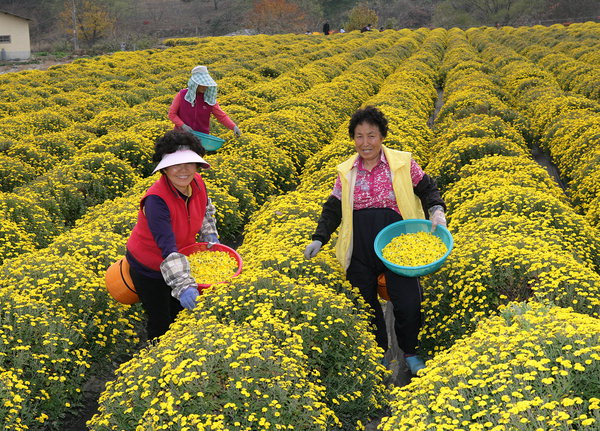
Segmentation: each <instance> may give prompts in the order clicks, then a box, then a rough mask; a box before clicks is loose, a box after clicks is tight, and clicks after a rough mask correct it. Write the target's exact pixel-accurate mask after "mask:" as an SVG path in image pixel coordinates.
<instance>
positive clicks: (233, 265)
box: [179, 242, 243, 289]
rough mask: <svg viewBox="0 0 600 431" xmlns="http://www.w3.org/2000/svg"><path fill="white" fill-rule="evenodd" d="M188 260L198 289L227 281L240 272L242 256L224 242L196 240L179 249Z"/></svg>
mask: <svg viewBox="0 0 600 431" xmlns="http://www.w3.org/2000/svg"><path fill="white" fill-rule="evenodd" d="M179 252H180V253H182V254H185V255H186V256H187V257H188V261H189V262H190V270H191V274H192V276H193V277H194V279H195V280H196V283H198V288H199V289H205V288H207V287H210V286H211V285H213V284H219V283H227V282H229V281H230V280H231V279H232V278H233V277H237V276H238V275H240V273H241V272H242V267H243V262H242V257H241V256H240V255H239V254H238V252H237V251H235V250H234V249H232V248H230V247H228V246H226V245H224V244H213V245H212V246H211V247H210V248H209V247H208V243H206V242H197V243H194V244H192V245H189V246H186V247H183V248H182V249H181V250H179Z"/></svg>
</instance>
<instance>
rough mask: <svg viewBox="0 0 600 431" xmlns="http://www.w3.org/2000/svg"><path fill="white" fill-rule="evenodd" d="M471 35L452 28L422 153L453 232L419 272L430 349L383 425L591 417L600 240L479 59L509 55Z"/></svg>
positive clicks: (540, 422)
mask: <svg viewBox="0 0 600 431" xmlns="http://www.w3.org/2000/svg"><path fill="white" fill-rule="evenodd" d="M466 36H467V35H466V34H465V32H462V31H458V30H451V31H449V40H448V47H447V51H446V55H445V57H444V64H442V67H441V70H443V71H444V72H445V77H446V80H445V85H444V98H445V103H444V106H443V107H442V109H441V111H440V114H439V116H438V117H437V121H436V124H435V130H436V138H435V142H436V144H435V146H434V151H436V150H437V151H436V157H435V158H433V159H432V161H431V163H429V164H428V165H427V169H428V171H429V172H430V173H432V174H434V175H436V176H438V177H439V178H440V180H441V181H440V182H441V184H443V186H444V197H445V199H446V202H447V204H448V206H449V226H450V230H451V231H452V232H453V235H454V239H455V250H454V251H453V253H452V254H451V255H450V257H449V258H448V262H447V264H446V265H445V266H444V267H442V269H441V270H439V271H438V272H436V273H434V274H432V275H431V276H428V277H425V278H424V298H425V302H424V304H423V308H424V313H425V316H426V322H425V326H424V330H423V333H422V337H421V348H422V349H424V350H426V351H428V352H429V354H430V355H432V356H433V357H432V359H431V360H430V361H429V363H428V366H427V369H426V372H425V373H423V374H422V375H421V377H420V378H419V379H415V380H414V381H413V382H411V383H410V384H409V385H408V386H406V387H405V388H399V389H397V390H395V391H394V393H393V396H394V398H395V399H394V401H393V402H392V414H391V416H390V417H388V418H384V420H383V421H382V424H381V425H380V429H383V430H409V429H410V430H413V429H422V430H426V429H463V430H465V429H469V430H485V429H496V430H505V429H522V430H537V429H547V430H551V429H552V430H558V429H574V428H576V429H595V427H597V425H598V419H600V411H599V407H600V406H599V404H598V400H599V399H598V398H597V388H598V379H597V377H596V374H597V372H598V370H599V369H600V368H599V367H600V362H599V361H600V356H599V355H598V334H599V332H598V329H600V320H599V319H598V316H599V313H600V276H599V275H598V268H599V267H598V260H597V259H598V250H599V246H600V244H599V243H598V241H597V239H596V237H597V235H595V234H594V231H593V228H592V227H591V226H589V224H588V223H587V222H586V221H585V219H584V218H583V217H581V216H579V215H577V214H576V213H575V211H574V210H573V209H572V208H571V207H570V206H569V205H568V204H567V202H566V201H567V200H566V197H565V196H563V195H562V192H561V190H560V189H559V188H558V186H557V185H556V183H554V182H553V180H552V179H551V178H550V177H549V175H548V173H547V172H546V171H545V170H544V169H542V168H541V167H539V166H536V164H535V162H533V161H532V159H531V156H530V155H529V152H528V148H527V143H528V140H527V139H526V138H525V137H524V136H523V134H522V133H521V130H527V127H526V125H527V124H530V123H531V121H532V118H528V117H527V116H526V115H524V114H522V113H520V112H519V111H518V110H517V109H516V108H515V107H513V106H512V104H511V99H510V98H508V97H506V96H505V94H506V93H505V89H503V88H502V87H501V86H499V85H498V84H497V82H498V79H497V75H496V73H497V72H496V70H495V67H494V64H492V62H491V61H490V62H489V63H488V62H487V61H486V58H490V59H500V60H501V59H504V60H505V61H509V60H508V58H507V57H505V56H504V57H503V56H500V57H498V50H494V49H490V51H489V53H490V56H489V57H487V56H486V57H485V58H484V57H483V56H480V55H479V53H478V51H477V50H476V49H475V48H474V47H473V46H472V45H471V44H469V43H468V41H467V37H466ZM492 53H494V55H493V56H492ZM530 136H531V135H530ZM515 301H519V302H520V304H518V303H517V302H515ZM524 301H527V302H529V303H530V305H523V302H524ZM542 304H546V305H542ZM557 305H558V306H562V307H563V308H560V307H558V306H557ZM573 309H574V310H578V311H579V312H580V313H585V314H578V313H575V312H573ZM499 310H504V311H503V312H502V314H501V315H500V316H498V315H497V313H498V311H499ZM565 321H568V322H571V323H570V325H571V324H572V322H577V323H575V324H573V326H565V324H564V322H565ZM584 382H585V383H584ZM588 383H589V385H588Z"/></svg>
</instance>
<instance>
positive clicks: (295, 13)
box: [247, 0, 307, 34]
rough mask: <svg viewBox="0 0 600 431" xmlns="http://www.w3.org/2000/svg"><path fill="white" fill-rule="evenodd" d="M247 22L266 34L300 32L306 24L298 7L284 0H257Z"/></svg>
mask: <svg viewBox="0 0 600 431" xmlns="http://www.w3.org/2000/svg"><path fill="white" fill-rule="evenodd" d="M247 23H248V25H250V26H251V27H253V28H255V29H256V30H258V31H259V32H260V33H268V34H274V33H293V32H296V33H297V32H302V31H303V30H304V29H305V28H306V25H307V23H306V15H305V14H304V12H302V10H301V9H300V7H299V6H298V5H296V4H294V3H292V2H289V1H286V0H258V1H257V2H255V3H254V7H253V8H252V10H251V12H250V15H249V16H248V21H247Z"/></svg>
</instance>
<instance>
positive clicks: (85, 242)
mask: <svg viewBox="0 0 600 431" xmlns="http://www.w3.org/2000/svg"><path fill="white" fill-rule="evenodd" d="M407 35H408V36H410V34H409V33H406V32H405V33H402V34H391V35H390V36H389V37H387V38H382V40H372V41H370V40H363V43H362V44H361V46H360V47H359V48H358V49H357V53H361V55H358V54H357V57H362V59H360V60H359V61H358V62H355V63H356V64H348V66H349V67H346V65H342V66H340V68H339V69H338V75H339V76H338V77H336V78H332V79H331V80H330V81H329V82H327V83H325V84H321V86H320V91H319V92H317V91H315V92H314V93H313V94H309V92H305V97H304V99H305V101H306V102H307V103H313V104H317V103H318V102H319V100H321V99H318V98H317V96H318V95H319V94H324V93H331V94H336V95H337V97H342V96H343V95H344V94H346V97H345V100H346V103H345V104H339V105H333V106H332V107H331V108H330V109H329V111H330V112H332V113H333V114H335V116H337V117H339V118H342V117H343V116H344V113H346V115H347V113H348V112H351V111H352V110H353V109H355V108H356V107H357V106H358V105H359V104H360V101H361V100H362V99H363V98H365V97H368V94H369V92H370V91H371V92H372V91H374V88H375V87H376V86H377V85H378V84H377V81H381V80H382V79H383V78H384V77H385V74H386V73H389V69H383V70H380V66H381V64H382V63H384V62H386V63H387V62H390V57H391V60H392V62H395V63H399V62H401V61H402V59H403V58H404V57H406V55H407V54H408V53H409V52H410V50H411V49H414V48H415V47H416V46H417V42H416V41H417V40H419V39H422V38H423V36H424V32H420V33H415V34H414V35H413V36H414V37H412V38H411V37H408V36H407ZM384 48H385V49H384ZM378 52H381V55H382V56H385V58H382V59H378ZM388 67H391V66H388ZM345 69H348V70H345ZM386 70H387V71H386ZM293 73H295V72H292V73H290V74H293ZM365 74H367V75H368V76H369V78H371V79H372V81H373V87H369V88H365V89H361V88H360V86H359V83H360V82H361V80H363V79H365V78H363V77H364V76H365ZM282 78H284V77H282ZM274 80H277V78H275V79H274ZM263 87H266V85H263ZM350 91H351V92H350ZM230 94H232V92H230ZM281 96H282V97H288V98H290V97H293V96H294V94H293V93H291V92H289V93H287V94H282V95H281ZM263 105H265V106H268V101H266V100H265V101H264V103H263ZM224 106H226V107H227V108H229V106H228V105H224ZM317 108H320V109H319V110H318V111H315V113H314V114H313V118H310V117H308V118H307V115H308V113H303V112H302V113H301V112H298V115H297V118H295V119H294V121H305V122H308V123H310V122H311V121H312V122H313V123H314V122H315V120H317V119H319V118H322V119H321V120H319V121H317V122H316V124H317V125H320V127H323V128H325V127H328V125H326V124H325V122H326V121H327V120H328V119H329V118H328V117H323V116H322V114H321V113H322V112H323V111H325V109H326V107H325V105H324V104H323V106H322V107H319V106H317ZM165 111H166V107H165ZM340 112H342V113H340ZM265 121H267V120H265ZM268 121H271V122H274V123H275V125H277V124H278V123H277V122H276V119H272V118H270V119H268ZM240 124H241V125H242V127H244V126H243V124H244V121H243V120H242V121H240ZM254 124H256V127H258V126H260V123H258V122H255V123H254ZM283 126H287V127H289V126H290V123H289V122H288V123H287V124H285V125H284V124H279V128H281V127H283ZM298 127H299V126H298V125H296V128H298ZM249 129H250V127H248V129H246V130H249ZM288 136H289V135H288ZM275 138H279V139H280V140H279V141H277V142H275ZM275 138H273V139H269V138H268V137H266V136H265V137H263V136H259V135H256V134H254V133H252V131H251V130H250V131H248V132H247V133H245V134H244V138H243V139H241V140H240V141H236V145H235V147H233V146H232V148H230V149H227V147H224V150H223V152H222V153H219V154H218V155H210V156H208V160H209V162H210V163H211V164H212V165H213V166H214V171H215V172H216V171H220V169H221V168H220V166H224V167H226V166H232V169H233V166H235V169H236V171H235V174H234V175H230V176H229V178H227V176H226V175H224V174H222V173H219V174H220V175H222V177H219V176H216V177H215V178H211V175H210V174H209V175H208V176H207V177H208V178H207V184H208V186H209V189H210V190H211V196H212V197H213V200H214V201H215V205H216V206H217V208H218V215H219V220H218V221H219V229H220V231H221V233H225V234H227V233H229V234H231V235H233V234H234V233H235V230H234V229H237V230H238V231H239V230H240V229H241V226H242V219H241V217H249V215H250V214H251V211H252V210H253V208H252V206H251V205H248V206H247V207H246V208H241V207H242V205H241V204H240V202H241V201H242V199H245V200H246V202H251V199H255V200H257V201H260V200H264V199H266V195H263V194H262V193H263V189H266V190H267V192H268V193H271V194H273V193H276V192H277V190H278V189H279V187H285V184H286V182H287V181H293V176H294V175H293V172H294V171H295V167H294V164H293V162H292V161H291V159H290V158H289V157H288V156H287V155H286V153H287V152H293V151H295V149H294V148H293V145H300V144H299V143H298V142H297V141H291V142H290V141H285V140H284V139H283V138H280V137H279V136H277V137H275ZM313 145H316V144H313ZM261 157H263V159H261ZM258 160H263V162H264V165H265V168H264V169H262V170H261V171H259V170H257V166H259V165H261V163H257V161H258ZM268 169H271V170H272V171H273V174H271V175H265V172H268ZM278 169H280V171H279V172H278V171H277V170H278ZM152 180H153V179H152V178H148V179H144V180H138V181H137V182H136V183H135V184H134V185H133V187H132V188H131V190H130V191H129V192H127V193H126V195H125V196H123V197H122V198H117V199H113V200H109V201H107V202H106V203H105V204H103V205H100V206H98V207H96V208H94V209H93V210H91V211H89V212H88V213H87V214H86V215H85V216H84V217H82V218H79V219H78V220H76V221H75V224H76V226H75V228H73V229H70V230H68V231H66V232H64V233H62V234H61V235H59V236H58V237H55V238H54V240H53V241H52V243H50V245H49V246H48V247H47V248H45V249H42V250H38V251H35V252H32V253H25V254H22V255H20V256H18V257H17V258H13V259H8V260H6V262H5V263H4V265H3V266H2V267H1V268H0V271H2V274H3V277H2V278H3V287H4V289H2V291H3V292H4V294H5V295H6V296H7V298H9V299H10V300H9V301H6V303H7V307H8V308H7V310H8V309H10V306H9V305H8V304H12V303H14V302H15V301H16V299H19V300H20V301H21V302H23V301H25V302H29V303H30V304H32V307H33V308H35V309H36V310H35V314H36V315H39V316H43V317H44V320H45V321H48V322H53V320H54V319H56V320H58V321H59V322H61V324H66V325H68V326H71V325H72V326H74V327H81V328H89V330H87V331H86V332H85V333H83V334H81V337H80V338H77V339H74V340H72V341H71V340H69V339H68V338H66V339H65V342H72V343H73V344H74V345H76V346H78V347H79V348H80V350H84V351H86V352H87V353H86V356H85V361H83V362H82V364H79V366H80V367H81V368H82V370H80V369H77V370H76V372H75V370H74V369H73V367H74V365H70V362H67V361H66V360H65V359H64V358H61V356H60V355H56V354H55V353H53V352H55V350H54V346H52V351H51V352H46V353H45V354H47V355H48V356H49V361H51V362H52V363H54V362H55V361H56V362H58V363H61V364H63V365H62V366H63V368H64V370H63V373H62V379H61V380H60V381H59V382H58V383H55V384H54V385H53V386H52V393H51V394H50V396H48V399H47V400H46V399H44V400H43V402H38V400H39V397H40V396H39V395H38V394H39V393H40V392H42V393H45V392H44V391H46V392H47V391H48V389H47V387H48V386H49V381H51V380H53V374H51V373H50V372H48V373H46V372H43V371H42V372H39V373H37V375H36V374H28V373H23V371H19V370H20V368H18V369H15V368H13V367H12V365H13V363H12V362H10V361H7V362H3V367H4V368H5V369H6V370H7V372H10V373H12V374H11V375H14V376H18V377H19V378H20V379H21V380H20V381H21V382H23V383H21V384H19V385H16V386H15V388H16V389H19V390H20V391H16V389H15V397H16V398H18V399H19V400H20V405H18V406H16V405H15V406H9V407H10V409H11V410H12V411H14V412H13V413H12V414H13V415H17V416H18V417H19V419H20V422H14V421H12V420H8V419H7V421H8V422H7V423H6V424H3V425H6V426H7V427H8V426H12V427H14V428H12V429H26V428H19V427H20V426H23V427H25V426H29V427H32V426H34V424H36V423H40V424H43V425H44V426H58V425H57V424H58V423H60V417H61V416H62V415H63V413H62V412H66V411H67V410H68V409H69V407H70V406H76V403H77V400H78V399H80V396H81V386H82V384H83V382H85V379H86V377H88V376H89V373H88V372H86V369H87V368H88V367H94V366H97V364H99V363H102V362H103V361H105V360H106V358H108V357H112V356H114V355H115V353H116V352H119V353H121V352H123V353H127V352H130V351H131V349H132V348H133V347H134V346H135V344H136V342H137V338H136V334H135V333H134V331H133V328H134V327H135V325H136V324H137V323H138V321H139V320H140V309H139V307H138V306H134V307H131V308H130V307H124V306H119V305H117V304H115V303H114V302H113V301H112V300H111V299H110V298H109V297H108V296H107V294H106V292H105V291H104V289H103V287H102V276H103V273H104V270H105V269H106V267H107V266H108V265H109V264H110V263H112V262H113V261H114V260H115V259H116V258H117V257H118V255H120V254H122V253H123V251H124V250H123V247H124V244H125V241H126V238H127V235H128V234H129V231H130V230H131V227H132V225H133V223H134V221H135V215H136V206H137V202H138V200H139V196H140V193H141V191H142V190H144V189H145V188H147V187H148V185H149V184H150V182H151V181H152ZM219 181H221V183H220V184H219V185H220V186H218V185H217V182H219ZM233 182H235V183H233ZM224 185H226V187H224ZM242 186H244V188H243V187H242ZM224 188H227V189H231V190H235V191H236V193H237V196H239V199H238V198H237V197H233V196H231V195H229V194H227V191H226V190H223V189H224ZM260 203H262V202H260ZM256 205H258V204H254V206H256ZM231 220H233V222H232V221H231ZM236 220H237V222H236ZM235 223H237V225H236V224H235ZM227 229H232V230H231V231H228V230H227ZM69 265H72V266H73V271H74V272H73V273H70V272H69V270H68V268H69ZM50 268H55V270H56V269H57V268H64V274H61V273H59V272H57V273H56V275H54V274H53V275H52V276H50V275H49V274H48V271H50ZM61 278H64V280H65V283H64V284H61V283H60V281H59V280H60V279H61ZM73 295H74V296H77V295H79V296H81V298H82V300H83V298H86V297H87V298H88V301H89V302H88V303H87V304H86V306H85V307H82V308H81V309H80V310H79V312H76V313H73V314H72V315H70V316H69V317H67V315H65V314H62V313H59V312H58V311H59V310H62V309H63V307H64V308H65V309H68V307H69V305H70V304H77V303H78V301H75V299H76V298H74V297H73ZM18 305H19V304H15V309H18ZM55 306H56V312H54V310H55V309H54V307H55ZM42 310H43V311H42ZM15 313H16V311H15ZM48 325H51V323H48ZM38 327H40V330H42V326H41V325H38ZM95 328H97V330H96V332H94V331H93V330H92V329H95ZM358 328H360V326H358ZM23 329H24V328H23ZM39 338H40V337H33V338H31V337H25V336H23V337H16V338H15V339H14V340H15V341H16V340H19V342H18V343H16V342H15V341H12V342H7V343H6V348H7V349H8V352H10V351H12V350H13V349H17V350H22V351H25V352H28V351H31V350H32V349H31V348H26V346H27V345H28V344H29V343H30V342H31V341H30V340H35V339H39ZM40 347H41V349H42V351H44V350H43V346H40ZM77 350H78V349H76V348H72V349H67V351H77ZM59 351H60V352H62V353H61V355H64V351H65V350H64V349H60V350H59ZM71 354H73V353H71ZM8 357H10V354H7V358H8ZM37 357H38V356H35V355H31V354H25V355H24V359H23V362H27V363H28V364H29V365H28V366H27V367H23V369H27V370H35V367H34V366H33V364H34V361H35V360H36V358H37ZM71 362H73V361H71ZM61 370H62V369H61ZM49 371H50V370H49ZM57 372H58V371H56V372H54V373H55V374H56V373H57ZM25 390H26V391H27V392H23V391H25ZM54 392H56V393H54ZM59 392H60V396H58V395H57V393H59ZM353 397H356V395H354V396H353ZM49 400H52V403H50V401H49ZM25 412H26V414H25ZM6 417H7V418H10V419H12V417H11V416H8V415H7V416H6ZM20 424H23V425H20ZM40 426H41V425H40ZM7 429H11V428H7Z"/></svg>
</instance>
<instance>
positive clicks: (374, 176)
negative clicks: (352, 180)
mask: <svg viewBox="0 0 600 431" xmlns="http://www.w3.org/2000/svg"><path fill="white" fill-rule="evenodd" d="M354 167H355V168H357V169H358V171H357V173H356V184H355V186H354V209H355V210H361V209H365V208H390V209H393V210H394V211H396V212H397V213H398V214H400V210H399V209H398V204H397V203H396V196H395V195H394V189H393V187H392V173H391V171H390V165H389V164H388V162H387V160H386V158H385V155H384V153H383V151H382V152H381V158H380V159H379V162H378V163H377V165H375V167H374V168H373V169H371V170H370V171H368V170H367V169H365V168H364V166H363V160H362V158H361V157H357V158H356V161H355V162H354ZM423 175H425V172H423V169H421V167H420V166H419V165H418V163H417V162H415V161H414V160H412V159H411V163H410V177H411V180H412V185H413V187H416V185H417V184H419V182H420V181H421V179H422V178H423ZM331 194H332V195H333V196H335V197H336V198H338V199H340V200H341V199H342V183H341V180H340V176H339V175H338V177H337V180H336V181H335V185H334V186H333V191H332V192H331Z"/></svg>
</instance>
